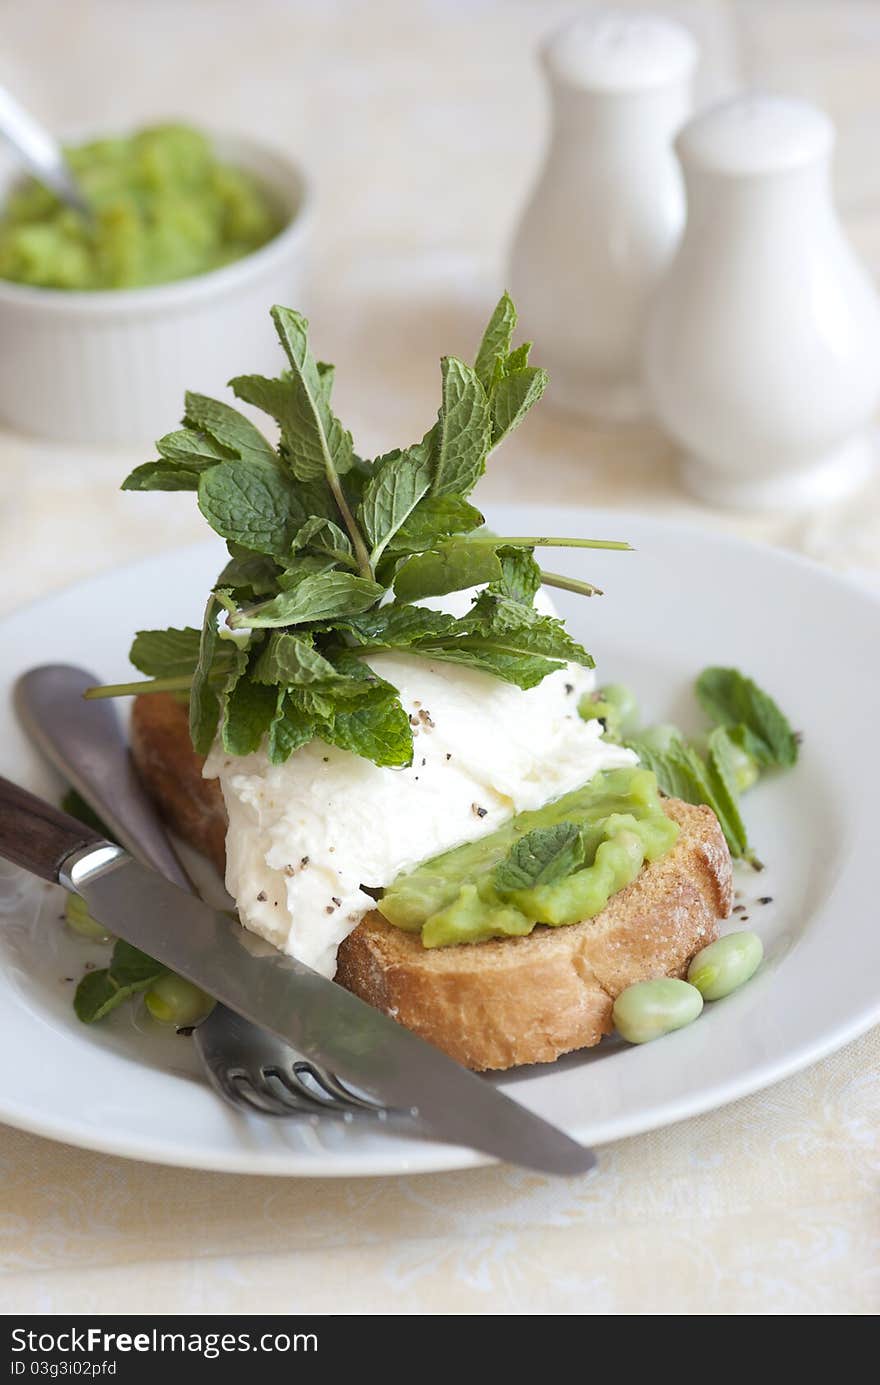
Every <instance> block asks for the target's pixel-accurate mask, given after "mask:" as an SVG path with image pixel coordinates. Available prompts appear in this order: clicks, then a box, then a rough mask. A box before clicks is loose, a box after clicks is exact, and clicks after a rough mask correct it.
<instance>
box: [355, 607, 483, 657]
mask: <svg viewBox="0 0 880 1385" xmlns="http://www.w3.org/2000/svg"><path fill="white" fill-rule="evenodd" d="M342 628H343V629H344V630H345V631H346V632H347V633H349V634H350V635H352V636H353V638H354V639H355V640H356V641H357V643H358V644H381V645H388V646H389V647H390V648H393V649H405V648H406V647H407V646H408V645H411V644H415V643H416V642H417V641H419V640H436V639H440V638H442V637H443V636H444V635H451V634H453V633H454V632H455V631H456V630H457V629H458V622H457V621H456V619H455V617H454V616H450V615H446V613H445V612H444V611H432V610H430V609H429V608H427V607H424V606H398V605H397V604H396V603H392V604H391V605H390V606H380V607H379V609H378V610H377V611H367V612H366V614H364V615H361V616H355V617H354V618H353V619H352V620H349V621H346V622H345V624H344V626H343V627H342Z"/></svg>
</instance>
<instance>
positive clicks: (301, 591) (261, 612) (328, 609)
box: [229, 571, 383, 628]
mask: <svg viewBox="0 0 880 1385" xmlns="http://www.w3.org/2000/svg"><path fill="white" fill-rule="evenodd" d="M382 593H383V588H382V587H380V586H379V584H378V582H370V581H368V580H367V578H365V577H356V576H355V575H354V573H351V572H336V571H333V572H321V573H314V574H312V575H311V576H308V577H303V579H302V580H301V581H298V582H297V583H296V584H295V585H294V586H293V587H291V588H290V590H288V591H281V592H279V593H278V595H277V596H275V597H273V598H272V599H271V600H270V601H261V602H258V603H257V604H256V605H255V606H246V607H243V608H242V610H240V611H239V612H238V613H237V614H236V615H235V616H233V617H232V619H231V620H230V622H229V623H230V625H231V626H232V627H233V628H241V627H244V626H259V627H264V626H265V627H272V626H279V625H301V624H302V623H303V622H304V621H312V620H330V619H332V618H334V617H336V616H350V615H358V614H359V613H360V612H361V611H366V610H367V608H368V607H369V606H373V605H375V603H376V602H377V601H378V600H379V598H380V596H382Z"/></svg>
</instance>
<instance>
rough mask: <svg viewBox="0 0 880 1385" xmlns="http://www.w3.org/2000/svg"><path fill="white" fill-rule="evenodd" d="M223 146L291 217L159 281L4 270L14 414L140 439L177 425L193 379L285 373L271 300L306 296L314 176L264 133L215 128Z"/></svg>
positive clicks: (4, 352) (221, 382) (0, 363)
mask: <svg viewBox="0 0 880 1385" xmlns="http://www.w3.org/2000/svg"><path fill="white" fill-rule="evenodd" d="M214 146H215V149H216V152H217V154H218V156H219V157H220V158H222V159H224V160H225V161H226V162H228V163H231V164H234V165H236V166H237V167H239V168H243V169H245V170H247V171H248V172H249V173H251V174H253V175H254V177H255V178H256V179H257V180H258V181H259V182H260V183H261V184H262V185H263V186H264V187H265V188H266V190H267V192H268V193H269V194H270V196H271V197H272V199H273V200H274V201H275V202H276V204H277V205H278V207H279V210H280V211H281V212H282V213H283V214H284V215H285V216H286V217H287V218H288V220H287V224H286V225H285V227H284V229H283V230H282V231H280V232H279V233H278V235H277V236H275V237H274V239H273V240H271V241H269V242H267V244H266V245H264V246H262V247H261V249H259V250H256V251H254V252H253V253H252V254H250V255H246V256H244V257H243V258H242V259H240V260H236V261H234V262H233V263H232V264H229V265H225V266H224V267H223V268H222V269H216V270H212V271H210V272H209V273H207V274H201V275H198V276H197V277H195V278H192V279H180V280H178V281H176V282H174V283H171V284H160V285H157V286H156V287H154V288H139V289H118V290H108V291H101V292H95V293H86V292H76V291H74V292H68V291H64V290H58V289H41V288H31V287H29V286H26V285H22V284H13V283H9V282H8V281H6V280H2V279H0V419H2V421H3V423H5V424H6V426H8V427H11V428H13V429H17V430H18V431H19V432H23V433H35V434H38V435H40V436H41V437H46V438H53V439H59V440H61V441H65V442H75V443H86V444H89V443H92V444H98V445H106V446H125V445H128V444H140V443H145V442H150V441H152V440H154V439H155V438H157V437H159V436H160V435H161V434H162V433H165V432H168V431H170V430H171V429H172V428H173V427H174V426H175V423H176V421H177V420H178V419H179V418H180V415H181V411H182V407H183V395H184V391H185V390H188V389H190V390H198V391H200V392H201V393H204V394H214V395H216V394H218V393H220V392H221V391H223V390H224V388H225V385H226V382H227V380H229V379H230V377H231V376H233V375H241V374H252V373H266V372H268V373H269V374H271V375H276V374H277V373H278V370H279V357H278V346H277V340H276V338H275V333H274V331H273V328H272V323H271V320H270V318H269V308H270V307H271V306H272V304H273V303H284V304H286V305H289V306H291V307H297V306H299V305H300V303H301V300H302V288H303V279H304V273H305V265H304V255H305V250H306V245H307V239H308V233H309V222H310V195H309V188H308V184H307V181H306V178H305V176H304V174H303V172H302V171H301V170H300V169H299V168H298V167H297V166H296V165H295V164H294V163H292V162H291V161H290V160H288V159H287V158H286V157H285V156H284V155H282V154H281V153H279V152H278V151H276V150H274V149H271V148H269V147H267V146H265V145H263V144H260V143H258V142H257V141H255V140H251V139H245V138H237V137H231V136H230V137H226V136H218V137H216V138H215V140H214ZM9 181H10V178H9V177H7V179H6V183H7V185H8V183H9ZM0 196H2V193H0Z"/></svg>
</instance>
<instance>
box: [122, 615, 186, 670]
mask: <svg viewBox="0 0 880 1385" xmlns="http://www.w3.org/2000/svg"><path fill="white" fill-rule="evenodd" d="M201 639H202V636H201V632H200V631H199V630H193V629H192V627H191V626H186V627H185V628H184V629H183V630H173V629H172V630H139V631H138V632H137V634H136V635H135V637H134V643H133V644H132V646H131V650H130V651H129V655H128V657H129V659H130V660H131V662H132V663H133V664H134V666H135V668H137V669H140V671H141V673H146V674H148V675H149V677H150V678H170V677H175V676H181V677H182V676H185V675H188V674H192V673H194V672H195V669H196V665H197V664H198V662H199V649H200V646H201Z"/></svg>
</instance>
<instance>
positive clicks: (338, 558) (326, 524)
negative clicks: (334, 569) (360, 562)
mask: <svg viewBox="0 0 880 1385" xmlns="http://www.w3.org/2000/svg"><path fill="white" fill-rule="evenodd" d="M291 548H292V550H293V552H294V553H296V552H297V551H298V550H299V549H301V548H308V549H310V550H311V551H312V552H313V553H317V554H319V555H320V556H321V557H325V558H331V559H332V560H333V562H335V563H343V564H345V565H346V566H349V567H352V566H356V565H357V564H356V562H355V557H354V549H353V548H352V546H351V539H350V538H349V537H348V535H347V534H345V533H343V531H342V530H341V529H340V527H339V525H338V524H334V523H333V520H332V519H323V518H322V517H321V516H320V515H314V516H313V517H312V518H311V519H307V520H306V522H305V524H304V525H303V526H302V528H301V529H298V530H297V531H296V534H295V535H294V539H293V543H292V544H291Z"/></svg>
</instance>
